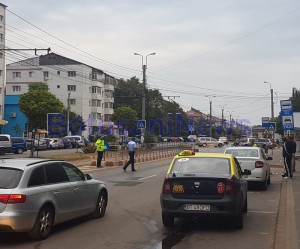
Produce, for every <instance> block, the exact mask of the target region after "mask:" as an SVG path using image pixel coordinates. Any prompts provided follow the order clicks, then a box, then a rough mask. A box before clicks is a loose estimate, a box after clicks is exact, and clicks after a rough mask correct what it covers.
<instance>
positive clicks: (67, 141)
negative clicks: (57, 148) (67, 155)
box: [62, 137, 73, 149]
mask: <svg viewBox="0 0 300 249" xmlns="http://www.w3.org/2000/svg"><path fill="white" fill-rule="evenodd" d="M62 141H63V143H64V149H72V148H73V146H72V142H71V139H69V138H66V137H63V138H62Z"/></svg>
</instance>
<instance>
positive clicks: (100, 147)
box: [95, 136, 105, 168]
mask: <svg viewBox="0 0 300 249" xmlns="http://www.w3.org/2000/svg"><path fill="white" fill-rule="evenodd" d="M103 139H104V137H103V136H101V137H99V138H98V139H97V141H96V142H95V146H96V149H97V168H100V167H102V165H101V161H102V157H103V152H104V149H105V144H104V140H103Z"/></svg>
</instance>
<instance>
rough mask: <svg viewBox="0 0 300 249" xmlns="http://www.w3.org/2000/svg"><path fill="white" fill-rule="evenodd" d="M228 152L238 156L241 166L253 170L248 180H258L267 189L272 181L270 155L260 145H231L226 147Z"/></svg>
mask: <svg viewBox="0 0 300 249" xmlns="http://www.w3.org/2000/svg"><path fill="white" fill-rule="evenodd" d="M224 153H226V154H232V155H234V156H235V157H236V159H237V160H238V162H239V163H240V165H241V168H242V169H243V170H244V169H249V170H251V175H249V176H247V177H246V180H247V181H248V182H257V183H259V184H260V186H261V188H262V189H263V190H267V187H268V185H269V184H270V183H271V178H270V175H271V174H270V165H269V160H272V157H269V156H268V155H267V154H266V153H265V151H264V150H263V149H262V148H260V147H229V148H226V149H225V152H224Z"/></svg>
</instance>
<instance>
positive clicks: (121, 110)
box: [111, 106, 137, 122]
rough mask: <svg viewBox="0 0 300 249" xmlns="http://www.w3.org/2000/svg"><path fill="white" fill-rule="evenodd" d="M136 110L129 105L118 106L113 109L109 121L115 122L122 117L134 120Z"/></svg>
mask: <svg viewBox="0 0 300 249" xmlns="http://www.w3.org/2000/svg"><path fill="white" fill-rule="evenodd" d="M136 118H137V112H136V110H134V109H132V108H131V107H129V106H120V107H118V108H117V109H115V110H114V113H113V114H112V116H111V121H113V122H116V121H117V120H120V119H124V120H128V121H133V120H136Z"/></svg>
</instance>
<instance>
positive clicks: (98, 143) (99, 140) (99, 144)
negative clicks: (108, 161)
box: [95, 139, 105, 151]
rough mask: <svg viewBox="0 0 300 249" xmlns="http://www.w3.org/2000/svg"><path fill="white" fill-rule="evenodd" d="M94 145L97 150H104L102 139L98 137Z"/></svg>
mask: <svg viewBox="0 0 300 249" xmlns="http://www.w3.org/2000/svg"><path fill="white" fill-rule="evenodd" d="M95 145H96V147H97V151H104V149H105V145H104V140H101V139H98V140H97V141H96V143H95Z"/></svg>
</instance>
